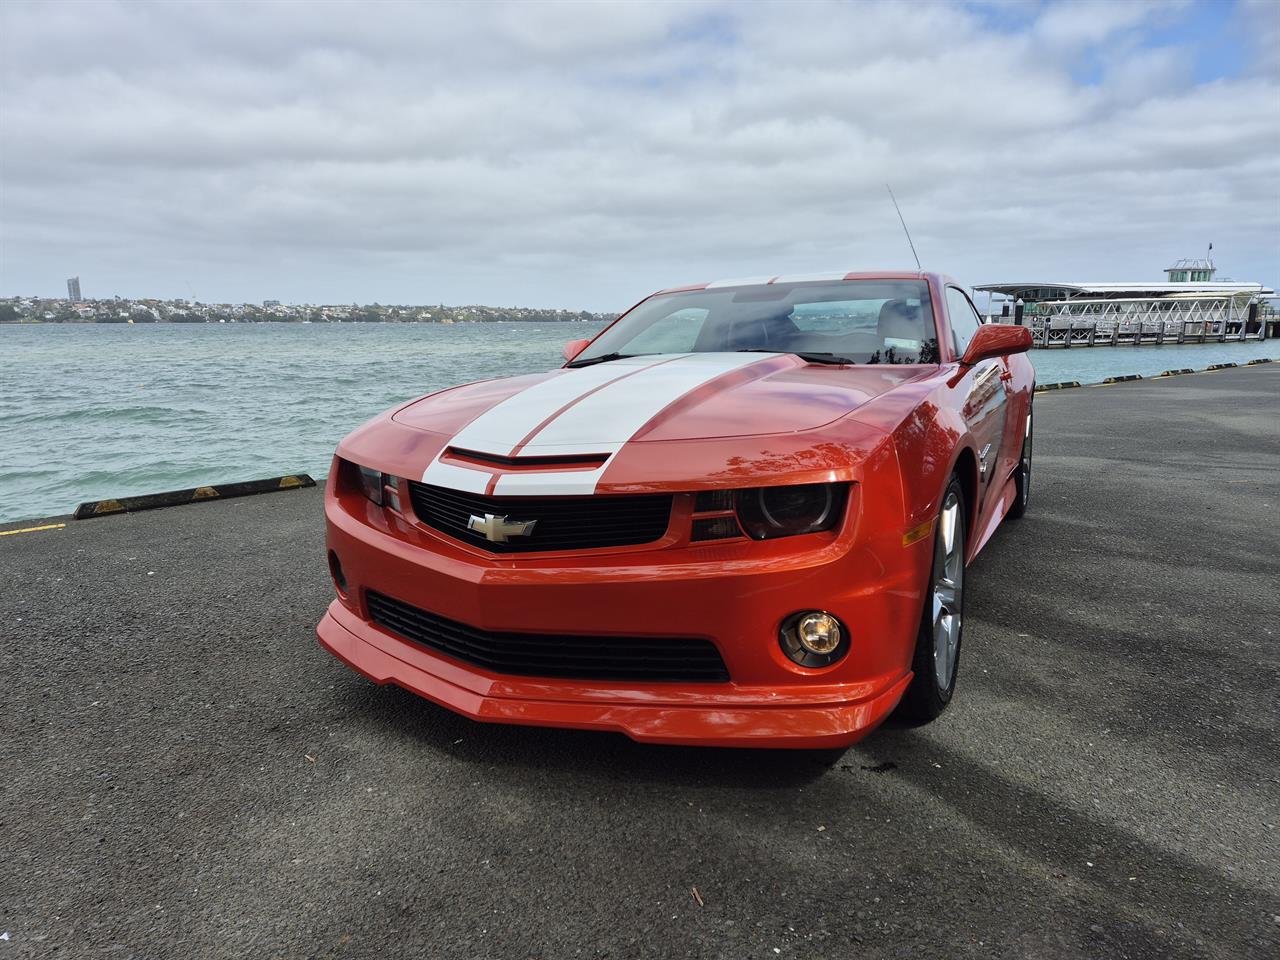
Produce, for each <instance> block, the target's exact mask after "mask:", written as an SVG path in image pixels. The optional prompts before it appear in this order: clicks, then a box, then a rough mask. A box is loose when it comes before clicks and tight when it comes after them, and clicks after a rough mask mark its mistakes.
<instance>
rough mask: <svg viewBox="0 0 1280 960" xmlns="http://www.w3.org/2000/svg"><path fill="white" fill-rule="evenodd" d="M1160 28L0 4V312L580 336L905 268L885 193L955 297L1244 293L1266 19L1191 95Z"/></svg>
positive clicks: (1271, 151) (878, 7)
mask: <svg viewBox="0 0 1280 960" xmlns="http://www.w3.org/2000/svg"><path fill="white" fill-rule="evenodd" d="M1272 10H1273V8H1272ZM1192 12H1194V11H1193V5H1188V4H1161V5H1147V4H1137V3H1134V4H1049V5H1044V6H1040V7H1026V6H1020V7H1017V8H1012V9H1011V8H1007V7H1003V6H1001V5H999V4H982V5H957V4H943V3H927V2H921V3H913V4H902V3H859V4H838V3H817V2H815V3H789V4H783V3H776V4H775V3H756V4H728V3H715V2H699V3H664V4H641V3H635V4H559V3H538V4H530V3H512V4H468V5H461V4H460V5H435V4H433V5H425V4H424V5H417V4H407V3H405V4H380V5H376V6H369V5H365V4H355V3H352V4H345V3H326V4H305V5H303V4H286V3H274V4H266V5H262V6H248V5H239V4H237V5H228V4H219V3H185V4H136V3H118V2H106V0H104V2H98V3H75V4H63V3H39V4H27V3H18V2H13V0H10V2H8V3H5V4H3V5H0V60H2V61H3V62H2V63H0V294H12V293H47V294H52V293H55V292H56V291H57V290H58V289H59V288H60V285H61V280H62V278H63V277H66V276H70V275H72V274H76V273H78V274H80V275H81V276H82V277H83V278H84V285H85V290H86V293H88V294H90V295H104V296H109V295H111V294H114V293H121V294H132V295H156V296H183V295H186V293H187V290H188V287H187V283H188V282H189V283H190V284H191V285H192V287H194V288H195V289H196V292H197V294H198V295H199V296H200V297H201V298H202V299H208V300H239V299H252V300H260V299H263V298H265V297H272V298H281V299H286V300H292V301H297V302H350V301H352V300H360V301H375V300H376V301H379V302H383V303H387V302H437V301H441V300H443V301H445V302H451V303H456V302H489V303H500V304H501V303H508V304H510V303H527V304H530V305H557V306H571V307H591V308H600V309H609V308H616V307H620V306H623V305H625V304H627V303H630V302H632V301H634V300H635V299H636V298H637V297H638V296H640V295H642V294H643V293H645V292H647V291H648V290H651V289H653V288H656V287H660V286H667V285H672V284H676V283H680V282H686V281H697V280H706V279H711V278H714V277H717V276H740V275H752V274H758V273H769V272H771V271H794V270H804V269H823V268H832V267H845V266H847V267H850V268H871V267H877V266H901V265H904V264H906V263H909V262H910V252H909V250H907V248H906V244H905V241H904V240H903V239H902V237H901V230H900V228H899V227H898V225H897V221H896V217H895V215H894V213H893V210H892V207H891V206H890V205H889V204H888V201H887V197H886V195H885V192H884V183H885V182H886V181H892V183H893V185H894V189H895V191H896V192H897V194H898V196H899V199H900V201H901V203H902V206H903V212H904V214H905V215H906V216H907V218H908V221H909V223H910V225H911V227H912V230H913V233H914V234H915V236H916V241H917V246H918V247H919V248H920V250H921V253H922V256H923V257H924V258H925V261H926V266H929V267H933V268H937V269H942V270H945V271H947V272H950V273H953V274H955V275H956V276H958V277H960V278H961V279H962V280H964V281H965V282H968V283H980V282H985V281H993V280H999V279H1004V278H1009V277H1018V276H1036V277H1049V278H1053V277H1060V278H1064V279H1070V278H1072V277H1080V276H1084V277H1086V278H1115V279H1126V278H1129V277H1150V276H1156V275H1158V274H1159V271H1160V269H1161V268H1162V267H1163V266H1165V265H1166V261H1170V260H1172V259H1175V258H1177V257H1179V256H1185V255H1194V254H1196V253H1198V252H1199V251H1200V250H1201V249H1202V247H1203V246H1204V244H1205V243H1206V242H1207V241H1208V240H1209V239H1212V240H1213V241H1214V244H1215V253H1218V254H1219V259H1220V260H1221V261H1222V264H1223V267H1224V270H1225V272H1229V273H1232V274H1234V275H1236V276H1246V275H1247V276H1248V277H1249V278H1252V279H1261V280H1264V281H1269V282H1272V283H1273V284H1274V283H1275V282H1277V281H1280V252H1278V251H1280V233H1278V228H1277V223H1280V218H1278V217H1277V216H1276V214H1277V212H1278V211H1277V197H1278V192H1280V191H1278V188H1280V150H1278V149H1277V147H1280V109H1277V108H1278V105H1280V71H1278V70H1277V69H1276V66H1275V63H1274V52H1273V49H1272V48H1273V47H1274V43H1271V45H1270V46H1268V42H1267V41H1265V37H1266V36H1267V33H1266V31H1267V30H1271V31H1272V34H1271V35H1272V36H1273V37H1274V33H1275V30H1276V29H1277V28H1276V25H1275V18H1274V15H1269V11H1268V10H1266V9H1264V8H1263V6H1262V5H1259V4H1253V3H1248V2H1243V3H1242V4H1241V5H1240V7H1239V9H1238V10H1237V11H1236V13H1235V16H1236V18H1237V19H1238V20H1239V21H1240V22H1241V23H1242V24H1246V25H1248V24H1256V25H1257V26H1256V27H1250V28H1249V33H1250V35H1251V36H1253V37H1255V38H1257V39H1258V40H1259V42H1258V44H1257V46H1256V49H1253V52H1251V53H1250V52H1246V53H1245V54H1243V55H1244V56H1246V57H1247V60H1248V63H1247V66H1248V69H1246V70H1244V71H1241V72H1240V73H1239V75H1238V76H1232V77H1218V78H1210V79H1208V80H1205V79H1203V78H1201V79H1200V80H1199V81H1197V80H1196V79H1194V77H1195V76H1196V74H1195V72H1194V71H1193V70H1191V69H1190V68H1189V67H1188V66H1187V64H1188V63H1189V62H1190V60H1191V59H1192V58H1193V57H1194V54H1195V51H1196V49H1197V48H1196V44H1197V42H1198V40H1197V37H1196V35H1195V31H1194V30H1193V29H1192V28H1191V27H1190V26H1188V27H1187V29H1186V30H1185V31H1183V32H1181V33H1179V31H1178V29H1177V25H1178V23H1179V22H1181V21H1180V18H1184V19H1185V18H1188V17H1190V15H1191V13H1192ZM1187 22H1188V24H1189V23H1190V21H1189V20H1188V21H1187ZM1157 29H1158V30H1159V32H1158V33H1156V32H1154V31H1156V30H1157ZM1242 29H1243V28H1242ZM1250 49H1252V48H1250Z"/></svg>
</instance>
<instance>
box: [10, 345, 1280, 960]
mask: <svg viewBox="0 0 1280 960" xmlns="http://www.w3.org/2000/svg"><path fill="white" fill-rule="evenodd" d="M1278 413H1280V364H1276V365H1272V366H1260V367H1253V368H1248V369H1240V370H1226V371H1218V372H1212V373H1203V374H1196V375H1192V376H1182V377H1175V378H1169V379H1165V380H1159V381H1144V382H1141V383H1126V384H1119V385H1114V386H1098V387H1087V388H1080V389H1075V390H1066V391H1061V392H1055V393H1048V394H1043V395H1041V396H1040V397H1038V398H1037V400H1036V424H1037V433H1036V456H1035V481H1034V488H1033V499H1032V504H1031V510H1030V512H1029V514H1028V516H1027V517H1026V518H1025V519H1023V520H1021V521H1017V522H1008V523H1006V524H1005V526H1004V527H1003V528H1002V529H1001V530H1000V531H999V532H998V533H997V535H996V536H995V538H994V539H993V540H992V542H991V543H990V544H989V545H988V547H987V548H986V550H985V551H984V553H983V555H982V556H981V557H980V558H979V559H978V560H977V561H976V562H975V564H974V565H973V567H972V568H971V571H970V577H969V586H970V594H969V597H968V601H967V611H966V612H967V622H966V628H965V640H964V654H963V658H962V663H961V667H960V680H959V692H958V695H957V700H956V702H955V703H954V704H953V706H952V708H951V709H950V710H948V711H947V713H946V714H944V716H943V717H942V718H941V719H940V720H939V721H938V722H936V723H935V724H933V725H931V726H928V727H923V728H916V729H912V728H908V727H904V726H900V725H890V726H888V727H886V728H882V729H881V730H880V731H878V732H876V733H875V734H873V735H872V736H871V737H870V738H869V739H867V740H866V741H864V742H863V743H862V744H860V745H858V746H857V747H854V748H852V749H850V750H848V751H847V752H845V753H844V754H843V755H842V756H838V757H834V758H833V757H831V756H813V755H809V754H803V753H786V752H783V753H769V752H756V751H750V752H746V751H730V750H709V749H695V748H671V747H661V746H643V745H639V744H635V743H632V742H630V741H628V740H626V739H625V738H623V737H622V736H620V735H613V734H600V733H585V732H574V731H557V730H544V729H530V728H518V727H503V726H486V725H481V724H477V723H473V722H471V721H468V720H465V719H462V718H460V717H457V716H455V715H453V714H450V713H448V712H447V711H445V710H443V709H441V708H439V707H436V706H433V705H432V704H430V703H427V702H425V701H423V700H420V699H418V698H416V697H414V696H413V695H411V694H409V693H406V692H404V691H402V690H398V689H395V688H390V687H378V686H376V685H374V684H372V683H370V682H368V681H366V680H364V679H363V678H361V677H359V676H357V675H355V674H354V673H352V672H351V671H349V670H347V669H346V668H345V667H343V666H342V665H341V664H339V663H338V662H337V661H335V660H333V659H332V658H331V657H329V656H328V655H327V654H326V653H324V652H323V651H322V650H321V649H320V648H319V647H318V646H317V644H316V641H315V639H314V636H313V633H312V629H313V626H314V624H315V622H316V620H317V619H318V618H319V617H320V615H321V613H322V612H323V610H324V608H325V605H326V603H327V602H328V600H329V597H330V585H329V582H328V577H327V573H326V570H325V562H324V553H323V530H322V522H321V498H320V492H319V491H318V490H305V491H289V492H281V493H275V494H270V495H266V496H260V497H251V498H246V499H242V500H229V501H225V502H210V503H202V504H195V505H191V506H185V507H177V508H172V509H166V510H158V511H153V512H150V513H139V514H135V515H128V516H118V517H110V518H103V519H96V520H86V521H67V522H66V526H64V527H62V528H58V529H52V530H44V531H35V532H31V533H22V534H16V535H12V536H5V537H0V571H2V572H3V582H4V590H3V593H0V671H2V672H0V960H9V958H18V957H22V958H27V957H58V958H94V957H110V958H118V960H126V958H139V960H152V958H170V957H172V958H203V957H219V958H220V957H231V958H255V960H258V958H274V957H280V958H294V957H297V958H305V957H325V958H329V957H333V958H347V957H352V958H356V957H413V958H423V957H432V958H436V957H447V958H452V957H458V958H489V957H492V958H547V960H560V958H572V957H611V958H625V957H645V958H648V957H726V958H756V957H758V958H764V960H772V958H775V957H793V958H815V957H832V958H864V957H913V958H914V957H931V958H933V957H938V958H943V957H984V958H985V957H1020V958H1021V957H1044V958H1057V957H1098V958H1113V957H1114V958H1119V957H1153V958H1154V957H1160V958H1166V957H1215V958H1231V960H1237V958H1248V957H1259V958H1261V957H1268V958H1274V957H1276V956H1280V895H1278V894H1277V891H1280V745H1278V739H1277V728H1278V727H1280V709H1278V705H1280V696H1278V695H1277V691H1278V690H1280V656H1278V655H1277V640H1278V639H1280V638H1278V637H1277V633H1278V632H1280V619H1278V618H1277V615H1276V604H1277V596H1276V595H1277V588H1280V550H1278V549H1277V536H1278V535H1280V523H1278V522H1277V516H1278V511H1280V421H1278V420H1277V414H1278ZM335 439H336V438H335ZM282 466H287V465H282ZM10 526H11V527H22V526H24V525H23V524H16V525H10ZM27 526H30V524H28V525H27ZM4 934H7V935H8V936H7V939H6V938H5V937H4Z"/></svg>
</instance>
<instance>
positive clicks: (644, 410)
mask: <svg viewBox="0 0 1280 960" xmlns="http://www.w3.org/2000/svg"><path fill="white" fill-rule="evenodd" d="M1030 345H1031V336H1030V332H1029V331H1028V330H1027V329H1025V328H1023V327H1020V326H1009V325H999V324H991V325H986V326H984V325H982V323H981V321H980V319H979V317H978V314H977V312H976V311H975V310H974V308H973V305H972V304H971V303H970V301H969V298H968V297H967V296H966V295H965V293H964V291H963V290H962V289H961V288H960V287H959V286H957V285H956V284H955V283H954V282H953V281H952V280H950V279H948V278H947V277H944V276H939V275H937V274H933V273H850V274H834V275H804V276H780V277H766V278H761V279H752V280H726V281H720V282H717V283H708V284H704V285H700V286H693V287H680V288H677V289H671V290H663V291H661V292H659V293H655V294H654V295H652V296H651V297H648V298H647V299H645V300H643V301H641V302H640V303H639V304H638V305H637V306H635V307H633V308H632V309H631V310H629V311H628V312H627V313H625V314H624V315H623V316H621V317H620V318H619V319H618V320H617V321H615V322H614V323H613V324H612V325H610V326H609V327H608V328H607V329H606V330H604V331H603V332H602V333H601V334H600V335H599V336H597V337H596V338H595V339H594V340H592V341H589V342H588V341H585V340H582V341H574V342H573V343H570V344H569V345H568V346H567V347H566V348H565V355H566V357H567V358H568V362H567V363H566V364H565V365H564V367H563V368H561V369H559V370H555V371H553V372H550V373H541V374H535V375H532V376H520V377H510V378H506V379H500V380H488V381H483V382H480V383H473V384H468V385H466V386H460V387H451V388H449V389H446V390H441V391H439V392H437V393H434V394H431V395H429V396H426V397H422V398H420V399H418V400H414V401H412V402H410V403H407V404H405V405H404V406H401V407H398V408H396V409H394V410H391V411H389V412H388V413H385V414H383V415H381V416H379V417H377V418H376V419H374V420H373V421H371V422H370V423H368V424H366V425H364V426H363V427H361V428H359V429H358V430H356V431H355V432H354V433H352V434H351V435H350V436H348V437H347V438H346V439H345V440H343V441H342V443H341V444H340V445H339V446H338V450H337V456H336V458H335V460H334V464H333V471H332V472H331V473H330V475H329V482H328V488H327V490H326V492H325V518H326V522H327V533H328V547H329V567H330V571H331V573H332V575H333V581H334V584H335V586H336V587H337V593H338V596H337V599H336V600H335V601H334V602H333V603H332V604H330V606H329V609H328V612H327V613H326V614H325V616H324V619H323V620H321V622H320V625H319V627H318V628H317V633H318V635H319V638H320V642H321V643H322V644H323V645H324V647H325V648H326V649H328V650H329V651H330V652H332V653H333V654H334V655H335V656H337V657H339V658H340V659H341V660H343V661H344V662H346V663H347V664H349V665H350V666H351V667H352V668H354V669H355V670H357V671H359V672H360V673H362V674H364V675H365V676H366V677H369V678H370V679H372V680H374V681H376V682H378V683H395V684H399V685H400V686H402V687H405V688H407V689H409V690H412V691H414V692H416V693H418V694H420V695H422V696H424V697H426V698H428V699H430V700H433V701H435V702H436V703H439V704H442V705H443V706H445V707H448V708H449V709H451V710H455V711H457V712H459V713H462V714H465V715H466V716H469V717H473V718H475V719H477V720H485V721H494V722H499V723H522V724H538V725H546V726H559V727H582V728H591V729H600V730H616V731H621V732H622V733H625V734H627V735H628V736H630V737H633V738H634V739H636V740H644V741H654V742H659V743H685V744H707V745H717V746H761V747H802V748H828V747H841V746H845V745H847V744H850V743H852V742H854V741H855V740H857V739H859V738H860V737H862V736H863V735H865V734H866V733H867V732H868V731H869V730H871V729H872V728H874V727H875V726H876V725H877V724H878V723H880V721H881V720H883V719H884V718H885V716H886V715H888V714H889V713H890V711H892V710H893V709H894V708H895V707H897V706H899V704H900V703H901V708H902V710H903V711H905V712H907V713H908V714H909V715H910V716H911V717H912V718H913V719H915V720H917V721H923V720H929V719H932V718H933V717H936V716H937V715H938V714H939V713H940V712H941V711H942V710H943V709H944V708H945V707H946V706H947V704H948V702H949V701H950V700H951V698H952V696H953V693H954V691H955V684H956V667H957V664H958V661H959V657H960V642H961V636H962V628H963V622H964V619H963V617H964V593H965V567H966V565H967V564H968V563H969V562H970V561H971V560H972V559H973V557H974V556H975V555H976V554H977V553H978V551H979V550H980V549H982V547H983V545H984V544H985V543H986V542H987V541H988V540H989V539H990V538H991V535H992V534H993V533H994V532H995V529H996V527H997V526H998V525H999V524H1000V521H1001V520H1002V519H1003V518H1004V517H1005V516H1006V515H1010V516H1014V517H1017V516H1020V515H1021V514H1022V513H1023V511H1025V510H1026V507H1027V497H1028V493H1029V487H1030V480H1031V400H1032V392H1033V380H1034V371H1033V370H1032V367H1031V363H1030V360H1029V359H1028V358H1027V357H1026V356H1025V352H1026V350H1027V349H1028V347H1029V346H1030Z"/></svg>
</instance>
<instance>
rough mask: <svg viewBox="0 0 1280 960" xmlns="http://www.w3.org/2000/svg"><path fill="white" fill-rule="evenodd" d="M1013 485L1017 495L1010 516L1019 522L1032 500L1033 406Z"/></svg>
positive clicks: (1028, 417)
mask: <svg viewBox="0 0 1280 960" xmlns="http://www.w3.org/2000/svg"><path fill="white" fill-rule="evenodd" d="M1013 483H1014V487H1015V489H1016V491H1017V495H1016V496H1015V497H1014V498H1013V504H1012V505H1011V506H1010V507H1009V516H1011V517H1013V519H1015V520H1017V519H1018V518H1019V517H1020V516H1022V515H1023V514H1024V513H1026V512H1027V503H1028V502H1029V501H1030V500H1031V404H1030V403H1028V404H1027V422H1026V432H1025V433H1023V435H1022V456H1021V458H1019V460H1018V469H1017V470H1016V471H1015V472H1014V474H1013Z"/></svg>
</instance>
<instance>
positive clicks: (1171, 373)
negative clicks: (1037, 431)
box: [1036, 357, 1276, 393]
mask: <svg viewBox="0 0 1280 960" xmlns="http://www.w3.org/2000/svg"><path fill="white" fill-rule="evenodd" d="M1275 362H1276V361H1275V360H1273V359H1272V358H1271V357H1260V358H1258V359H1257V360H1246V361H1245V362H1244V363H1211V364H1210V365H1209V366H1207V367H1205V368H1204V369H1203V370H1192V369H1191V368H1190V367H1180V368H1179V369H1177V370H1166V371H1164V373H1157V374H1156V375H1155V376H1153V377H1152V378H1151V379H1152V380H1160V379H1162V378H1164V377H1180V376H1183V375H1185V374H1188V373H1208V372H1209V371H1210V370H1233V369H1236V368H1238V367H1252V366H1256V365H1257V364H1260V363H1275ZM1141 379H1142V374H1140V373H1130V374H1127V375H1125V376H1123V377H1107V378H1106V379H1105V380H1103V381H1101V382H1100V383H1094V384H1090V386H1094V387H1100V386H1103V385H1104V384H1110V383H1129V382H1130V381H1133V380H1141ZM1080 385H1081V384H1080V381H1079V380H1064V381H1063V382H1061V383H1038V384H1036V393H1047V392H1048V391H1050V390H1067V389H1069V388H1071V387H1078V386H1080Z"/></svg>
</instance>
